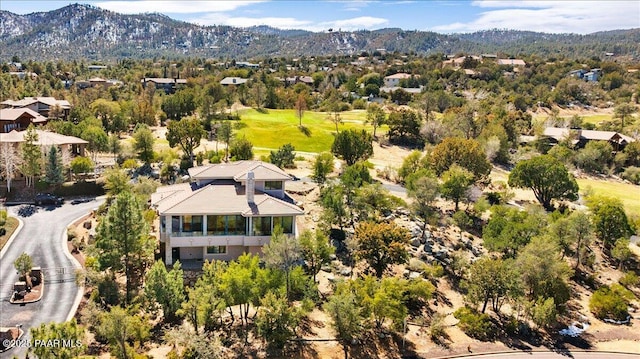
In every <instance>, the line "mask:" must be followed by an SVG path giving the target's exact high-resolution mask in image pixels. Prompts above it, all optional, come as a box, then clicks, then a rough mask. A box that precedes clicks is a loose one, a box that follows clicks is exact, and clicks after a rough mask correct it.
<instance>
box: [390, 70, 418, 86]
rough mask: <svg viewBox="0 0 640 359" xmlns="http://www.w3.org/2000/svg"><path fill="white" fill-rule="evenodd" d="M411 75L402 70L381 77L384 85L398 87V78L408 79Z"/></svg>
mask: <svg viewBox="0 0 640 359" xmlns="http://www.w3.org/2000/svg"><path fill="white" fill-rule="evenodd" d="M412 76H413V75H411V74H407V73H404V72H399V73H397V74H393V75H389V76H385V77H384V79H383V81H384V87H398V86H400V80H403V79H410V78H411V77H412Z"/></svg>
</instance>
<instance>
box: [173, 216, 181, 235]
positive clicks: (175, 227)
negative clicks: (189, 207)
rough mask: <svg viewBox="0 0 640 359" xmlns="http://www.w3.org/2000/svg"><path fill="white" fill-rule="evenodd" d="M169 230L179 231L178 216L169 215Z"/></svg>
mask: <svg viewBox="0 0 640 359" xmlns="http://www.w3.org/2000/svg"><path fill="white" fill-rule="evenodd" d="M171 232H173V233H178V232H180V216H171Z"/></svg>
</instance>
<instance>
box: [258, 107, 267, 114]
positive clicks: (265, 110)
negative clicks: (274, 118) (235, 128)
mask: <svg viewBox="0 0 640 359" xmlns="http://www.w3.org/2000/svg"><path fill="white" fill-rule="evenodd" d="M256 111H257V112H259V113H263V114H267V113H269V110H267V109H266V108H264V107H260V108H256Z"/></svg>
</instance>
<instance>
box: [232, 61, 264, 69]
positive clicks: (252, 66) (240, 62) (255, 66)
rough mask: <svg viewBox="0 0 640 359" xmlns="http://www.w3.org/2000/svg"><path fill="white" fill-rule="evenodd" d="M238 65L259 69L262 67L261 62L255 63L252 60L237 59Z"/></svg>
mask: <svg viewBox="0 0 640 359" xmlns="http://www.w3.org/2000/svg"><path fill="white" fill-rule="evenodd" d="M236 67H241V68H242V67H246V68H249V69H257V68H260V64H253V63H251V62H247V61H237V62H236Z"/></svg>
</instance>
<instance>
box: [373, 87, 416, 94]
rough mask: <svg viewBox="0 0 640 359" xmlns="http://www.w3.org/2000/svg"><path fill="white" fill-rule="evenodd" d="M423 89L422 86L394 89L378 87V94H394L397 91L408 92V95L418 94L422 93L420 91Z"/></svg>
mask: <svg viewBox="0 0 640 359" xmlns="http://www.w3.org/2000/svg"><path fill="white" fill-rule="evenodd" d="M423 88H424V86H420V87H415V88H412V87H400V86H394V87H387V86H382V87H380V92H384V93H392V92H395V91H397V90H403V91H405V92H408V93H410V94H413V95H415V94H418V93H422V89H423Z"/></svg>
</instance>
